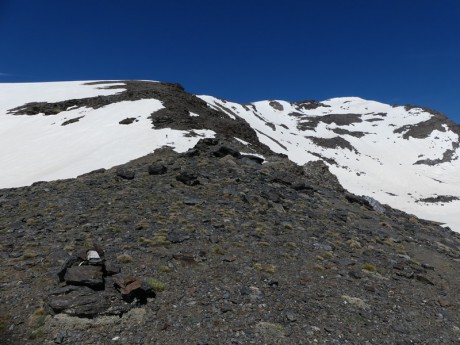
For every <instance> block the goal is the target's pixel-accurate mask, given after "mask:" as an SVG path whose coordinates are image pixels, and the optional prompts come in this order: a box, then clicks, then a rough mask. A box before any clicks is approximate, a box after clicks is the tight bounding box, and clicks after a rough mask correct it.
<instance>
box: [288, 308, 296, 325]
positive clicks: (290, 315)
mask: <svg viewBox="0 0 460 345" xmlns="http://www.w3.org/2000/svg"><path fill="white" fill-rule="evenodd" d="M286 319H287V320H288V321H290V322H295V321H297V316H296V315H295V314H294V312H292V311H290V310H288V311H287V312H286Z"/></svg>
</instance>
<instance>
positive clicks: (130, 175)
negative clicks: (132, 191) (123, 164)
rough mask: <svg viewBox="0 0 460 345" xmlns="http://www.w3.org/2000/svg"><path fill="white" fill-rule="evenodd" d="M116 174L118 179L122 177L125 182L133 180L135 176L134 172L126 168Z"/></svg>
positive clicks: (119, 169) (118, 170) (120, 169)
mask: <svg viewBox="0 0 460 345" xmlns="http://www.w3.org/2000/svg"><path fill="white" fill-rule="evenodd" d="M116 174H117V176H118V177H121V178H122V179H125V180H133V179H134V176H135V173H134V171H132V170H129V169H126V168H118V169H117V172H116Z"/></svg>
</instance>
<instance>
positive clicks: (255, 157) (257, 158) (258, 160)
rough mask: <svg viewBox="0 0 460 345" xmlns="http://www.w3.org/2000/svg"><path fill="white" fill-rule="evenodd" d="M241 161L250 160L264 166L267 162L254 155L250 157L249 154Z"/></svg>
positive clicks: (243, 156) (244, 155)
mask: <svg viewBox="0 0 460 345" xmlns="http://www.w3.org/2000/svg"><path fill="white" fill-rule="evenodd" d="M241 159H242V160H244V159H249V160H251V161H254V162H256V163H258V164H262V163H263V162H264V161H265V159H263V158H262V157H259V156H254V155H248V154H243V155H242V157H241Z"/></svg>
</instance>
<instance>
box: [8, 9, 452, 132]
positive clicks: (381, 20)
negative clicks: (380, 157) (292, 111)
mask: <svg viewBox="0 0 460 345" xmlns="http://www.w3.org/2000/svg"><path fill="white" fill-rule="evenodd" d="M459 16H460V1H458V0H442V1H436V0H417V1H412V0H350V1H346V0H318V1H310V0H284V1H271V0H265V1H259V0H244V1H243V0H232V1H218V0H213V1H208V0H202V1H194V0H170V1H167V0H0V82H25V81H56V80H88V79H91V80H94V79H149V80H160V81H171V82H179V83H181V84H182V85H184V87H185V88H186V89H187V90H188V91H189V92H192V93H196V94H211V95H213V96H217V97H221V98H225V99H229V100H233V101H239V102H250V101H257V100H262V99H284V100H288V101H298V100H305V99H316V100H324V99H327V98H332V97H339V96H359V97H362V98H366V99H373V100H377V101H382V102H385V103H391V104H415V105H421V106H427V107H431V108H434V109H437V110H439V111H441V112H444V113H445V114H446V115H448V116H449V117H451V118H453V119H455V120H456V122H458V123H460V19H459V18H460V17H459Z"/></svg>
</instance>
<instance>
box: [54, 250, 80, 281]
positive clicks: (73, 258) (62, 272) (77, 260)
mask: <svg viewBox="0 0 460 345" xmlns="http://www.w3.org/2000/svg"><path fill="white" fill-rule="evenodd" d="M83 261H84V260H83V259H82V258H80V257H79V256H77V255H72V256H70V257H69V258H68V259H67V260H66V261H65V262H64V264H62V266H61V268H60V269H59V271H58V272H57V275H58V277H59V281H61V282H63V281H64V280H65V279H64V276H65V274H66V272H67V269H68V268H70V267H72V266H74V265H78V264H80V263H81V262H83Z"/></svg>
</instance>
